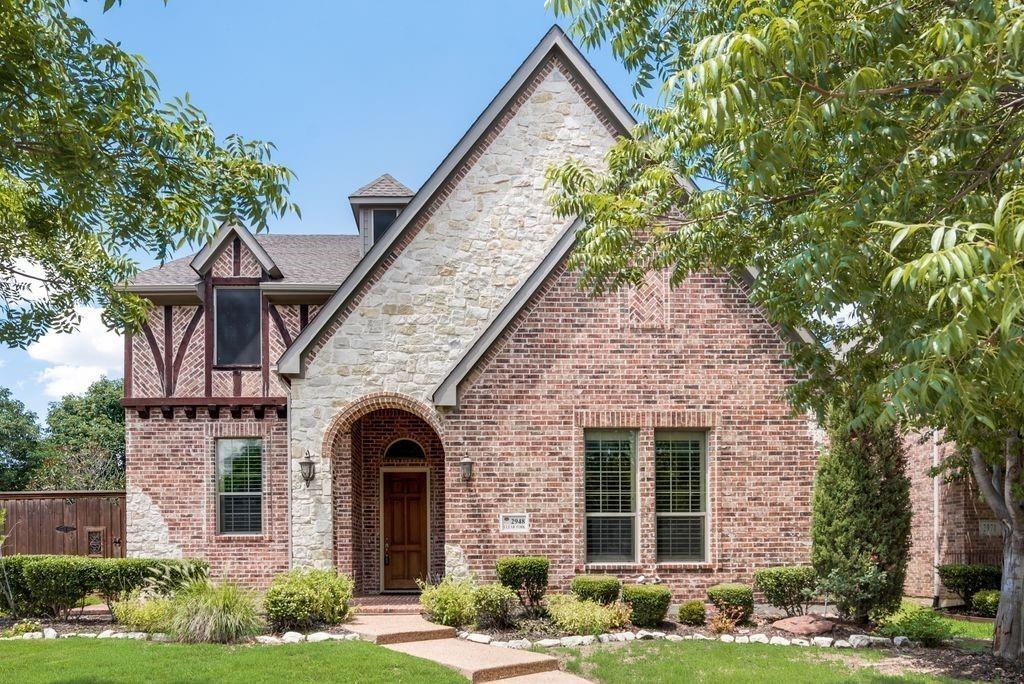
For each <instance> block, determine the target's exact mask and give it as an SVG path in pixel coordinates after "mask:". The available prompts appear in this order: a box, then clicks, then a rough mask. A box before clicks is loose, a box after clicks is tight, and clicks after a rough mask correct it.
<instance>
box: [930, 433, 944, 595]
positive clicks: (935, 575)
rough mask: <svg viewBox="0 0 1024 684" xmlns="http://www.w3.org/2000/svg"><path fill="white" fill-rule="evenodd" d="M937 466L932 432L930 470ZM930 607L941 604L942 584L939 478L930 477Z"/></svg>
mask: <svg viewBox="0 0 1024 684" xmlns="http://www.w3.org/2000/svg"><path fill="white" fill-rule="evenodd" d="M938 465H939V442H938V438H937V437H936V436H935V433H934V432H932V468H937V467H938ZM932 547H933V548H932V607H933V608H938V607H939V603H940V602H941V597H940V594H941V593H942V584H941V583H940V581H939V567H938V566H939V563H940V561H941V558H940V555H941V551H940V534H939V478H938V477H932Z"/></svg>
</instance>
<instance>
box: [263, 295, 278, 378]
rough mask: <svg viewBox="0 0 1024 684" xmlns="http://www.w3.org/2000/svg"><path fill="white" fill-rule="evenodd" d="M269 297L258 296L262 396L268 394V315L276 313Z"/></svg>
mask: <svg viewBox="0 0 1024 684" xmlns="http://www.w3.org/2000/svg"><path fill="white" fill-rule="evenodd" d="M276 311H277V309H275V308H274V307H273V306H272V305H271V303H270V297H268V296H267V295H265V294H261V295H260V317H261V318H262V319H263V320H262V321H260V366H261V368H260V370H261V371H262V375H263V396H267V395H268V394H270V314H271V312H276Z"/></svg>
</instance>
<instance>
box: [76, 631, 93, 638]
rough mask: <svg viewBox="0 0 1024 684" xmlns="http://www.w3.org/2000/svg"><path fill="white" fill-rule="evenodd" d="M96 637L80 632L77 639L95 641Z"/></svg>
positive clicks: (89, 633) (90, 633)
mask: <svg viewBox="0 0 1024 684" xmlns="http://www.w3.org/2000/svg"><path fill="white" fill-rule="evenodd" d="M97 636H98V635H96V634H93V633H92V632H82V633H81V634H79V635H78V638H79V639H95V638H96V637H97Z"/></svg>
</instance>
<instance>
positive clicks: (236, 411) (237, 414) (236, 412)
mask: <svg viewBox="0 0 1024 684" xmlns="http://www.w3.org/2000/svg"><path fill="white" fill-rule="evenodd" d="M228 411H230V413H231V417H232V418H234V419H235V420H238V419H239V418H241V417H242V407H241V406H231V407H229V408H228Z"/></svg>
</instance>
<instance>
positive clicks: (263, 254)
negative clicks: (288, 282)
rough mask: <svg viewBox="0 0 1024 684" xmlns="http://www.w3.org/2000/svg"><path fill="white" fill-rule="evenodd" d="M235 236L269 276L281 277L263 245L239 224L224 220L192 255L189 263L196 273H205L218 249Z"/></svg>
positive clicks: (279, 271)
mask: <svg viewBox="0 0 1024 684" xmlns="http://www.w3.org/2000/svg"><path fill="white" fill-rule="evenodd" d="M236 236H237V237H238V238H239V239H240V240H241V241H242V244H244V245H245V246H246V247H248V248H249V251H250V252H252V254H253V256H254V257H256V261H258V262H259V264H260V266H262V267H263V270H264V271H266V272H267V273H268V274H269V275H270V277H271V278H280V277H281V269H280V268H278V267H277V264H276V263H275V262H274V260H273V259H271V258H270V255H269V254H267V250H265V249H263V246H262V245H261V244H260V243H259V242H257V241H256V238H255V237H254V236H253V234H252V233H250V232H249V231H248V230H246V229H245V228H243V227H242V226H240V225H237V224H234V223H228V222H226V221H225V222H224V224H222V225H221V227H220V230H218V231H217V234H216V235H214V236H213V239H212V240H210V241H209V242H208V243H207V244H206V246H205V247H203V249H202V250H200V251H199V253H198V254H196V255H195V256H194V257H192V261H191V262H190V263H189V265H190V266H192V268H193V269H194V270H195V272H196V273H199V274H203V273H206V272H207V271H208V270H210V268H211V267H212V266H213V262H214V261H216V259H217V255H218V254H220V251H221V250H222V249H224V247H225V246H227V244H228V240H229V239H231V238H233V237H236Z"/></svg>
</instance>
